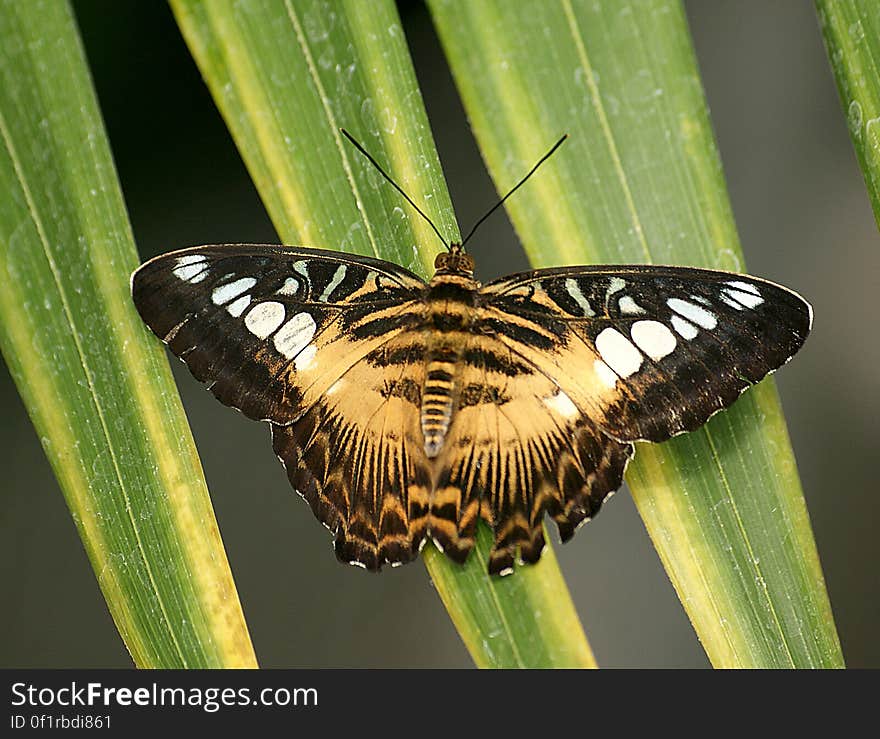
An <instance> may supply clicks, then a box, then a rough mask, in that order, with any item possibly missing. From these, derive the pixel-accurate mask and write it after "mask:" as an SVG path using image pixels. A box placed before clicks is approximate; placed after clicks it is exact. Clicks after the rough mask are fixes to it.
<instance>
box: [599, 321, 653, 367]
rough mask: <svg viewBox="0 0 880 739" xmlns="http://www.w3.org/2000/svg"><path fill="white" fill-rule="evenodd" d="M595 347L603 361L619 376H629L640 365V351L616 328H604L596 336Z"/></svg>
mask: <svg viewBox="0 0 880 739" xmlns="http://www.w3.org/2000/svg"><path fill="white" fill-rule="evenodd" d="M596 349H598V350H599V354H601V355H602V359H603V360H604V361H605V363H606V364H607V365H608V366H609V367H611V369H613V370H614V372H615V373H617V374H618V375H620V376H621V377H629V376H630V375H631V374H633V373H635V372H638V369H639V367H641V366H642V353H641V352H640V351H639V350H638V349H636V348H635V347H634V346H633V345H632V342H630V340H629V339H627V338H626V337H625V336H624V335H623V334H622V333H620V332H619V331H618V330H617V329H614V328H606V329H604V330H603V331H602V333H600V334H599V335H598V336H597V337H596Z"/></svg>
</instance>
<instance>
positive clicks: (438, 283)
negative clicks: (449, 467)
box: [421, 275, 479, 459]
mask: <svg viewBox="0 0 880 739" xmlns="http://www.w3.org/2000/svg"><path fill="white" fill-rule="evenodd" d="M478 289H479V284H478V283H476V282H474V281H473V280H472V279H469V278H467V277H462V276H459V275H437V276H435V278H434V279H433V280H431V283H430V286H429V290H428V299H427V305H428V306H430V309H429V314H428V327H429V336H432V337H433V341H432V342H430V344H431V345H430V346H429V349H428V353H427V356H426V365H425V387H424V391H423V392H422V407H421V427H422V434H423V436H424V437H425V438H424V441H425V454H426V455H427V456H428V457H429V458H431V459H433V458H434V457H436V456H437V455H438V454H439V453H440V450H441V449H442V448H443V442H444V440H445V439H446V433H447V432H448V431H449V425H450V424H451V423H452V415H453V412H454V410H455V405H456V401H457V395H458V392H459V388H458V387H457V385H456V382H455V377H456V374H457V371H458V366H459V363H460V362H461V349H462V348H463V347H464V345H465V344H466V341H467V336H468V332H469V330H470V325H471V323H472V317H473V310H474V306H475V304H476V300H477V291H478Z"/></svg>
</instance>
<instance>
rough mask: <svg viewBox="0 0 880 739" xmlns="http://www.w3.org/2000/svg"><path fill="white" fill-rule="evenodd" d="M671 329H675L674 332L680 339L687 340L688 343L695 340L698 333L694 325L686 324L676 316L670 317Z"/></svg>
mask: <svg viewBox="0 0 880 739" xmlns="http://www.w3.org/2000/svg"><path fill="white" fill-rule="evenodd" d="M672 328H674V329H675V332H676V333H677V334H678V335H679V336H681V338H683V339H687V340H688V341H690V340H691V339H696V338H697V334H698V333H700V332H699V331H697V327H696V326H694V324H692V323H688V322H687V321H685V320H684V319H683V318H679V317H678V316H672Z"/></svg>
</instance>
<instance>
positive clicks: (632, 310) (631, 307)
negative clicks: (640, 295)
mask: <svg viewBox="0 0 880 739" xmlns="http://www.w3.org/2000/svg"><path fill="white" fill-rule="evenodd" d="M617 304H618V305H619V306H620V312H621V313H623V315H625V316H639V315H642V314H644V313H645V309H644V308H642V306H640V305H639V304H638V303H636V301H635V300H633V299H632V298H631V297H630V296H629V295H624V296H623V297H622V298H621V299H620V300H619V301H618V303H617Z"/></svg>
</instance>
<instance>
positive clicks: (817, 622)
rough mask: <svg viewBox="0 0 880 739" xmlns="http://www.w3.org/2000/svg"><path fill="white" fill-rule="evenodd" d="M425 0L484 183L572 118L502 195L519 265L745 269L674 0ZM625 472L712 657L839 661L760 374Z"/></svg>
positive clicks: (780, 422)
mask: <svg viewBox="0 0 880 739" xmlns="http://www.w3.org/2000/svg"><path fill="white" fill-rule="evenodd" d="M428 5H429V8H430V9H431V12H432V14H433V17H434V21H435V24H436V27H437V29H438V32H439V34H440V38H441V42H442V43H443V46H444V48H445V50H446V54H447V56H448V58H449V60H450V64H451V66H452V71H453V75H454V77H455V80H456V83H457V85H458V88H459V90H460V92H461V95H462V98H463V100H464V103H465V108H466V110H467V113H468V115H469V117H470V120H471V124H472V126H473V129H474V132H475V134H476V137H477V140H478V143H479V144H480V147H481V149H482V151H483V155H484V157H485V159H486V162H487V163H488V166H489V170H490V172H491V174H492V177H493V178H494V180H495V183H496V185H497V187H498V190H499V192H504V191H506V189H507V188H509V187H510V186H511V185H512V184H514V183H515V182H516V181H517V179H518V178H519V177H520V176H521V175H522V173H523V172H525V171H527V170H528V168H529V167H530V166H531V165H532V164H533V163H534V162H535V161H536V160H537V159H538V157H540V155H541V154H542V153H544V151H546V150H547V148H548V147H549V145H550V144H551V143H552V142H553V141H554V140H555V139H556V137H558V136H559V135H560V134H561V133H564V132H567V133H569V134H570V135H571V138H570V139H569V141H568V142H566V144H565V146H564V147H563V148H562V149H561V150H560V151H559V153H558V154H556V155H555V157H554V158H553V159H552V160H551V161H550V162H548V164H546V165H544V168H543V169H542V170H541V172H540V174H539V175H538V176H536V177H535V178H534V179H533V180H531V181H530V182H529V184H528V185H527V186H526V187H525V188H523V189H522V190H521V191H520V192H518V193H517V194H516V195H515V196H514V197H513V198H512V199H511V200H510V201H509V213H510V215H511V218H512V220H513V223H514V226H515V227H516V230H517V232H518V233H519V236H520V238H521V239H522V241H523V243H524V245H525V247H526V250H527V252H528V254H529V256H530V258H531V260H532V262H533V263H534V264H535V266H540V267H544V266H550V265H558V264H563V263H590V262H599V263H615V262H617V263H621V262H622V263H627V262H630V263H632V262H656V263H660V264H690V265H702V266H708V267H714V268H721V269H731V270H736V271H740V270H742V269H743V263H742V254H741V252H740V247H739V241H738V237H737V233H736V229H735V226H734V223H733V218H732V215H731V210H730V204H729V202H728V198H727V192H726V189H725V185H724V180H723V176H722V172H721V167H720V163H719V160H718V155H717V152H716V149H715V143H714V140H713V137H712V131H711V127H710V122H709V117H708V113H707V110H706V104H705V101H704V98H703V94H702V89H701V86H700V79H699V76H698V72H697V68H696V62H695V59H694V53H693V49H692V48H691V42H690V38H689V35H688V31H687V24H686V21H685V17H684V13H683V11H682V8H681V6H680V5H679V3H678V2H673V1H671V0H644V1H642V2H622V1H619V0H605V1H604V2H602V1H600V2H574V1H572V0H561V1H560V2H548V3H534V2H522V1H520V0H515V1H511V2H500V1H498V0H473V1H470V2H459V1H456V0H428ZM780 277H781V278H783V279H784V275H780ZM627 480H628V482H629V484H630V489H631V490H632V493H633V497H634V498H635V501H636V504H637V505H638V508H639V511H640V513H641V515H642V517H643V519H644V522H645V525H646V526H647V528H648V531H649V533H650V535H651V537H652V539H653V541H654V544H655V546H656V548H657V550H658V552H659V553H660V557H661V559H662V561H663V564H664V566H665V567H666V570H667V572H668V573H669V576H670V577H671V579H672V582H673V584H674V585H675V588H676V590H677V591H678V594H679V597H680V598H681V601H682V603H683V604H684V607H685V609H686V610H687V613H688V615H689V617H690V619H691V621H692V623H693V625H694V627H695V629H696V631H697V634H698V636H699V638H700V639H701V641H702V643H703V646H704V648H705V649H706V652H707V654H708V656H709V658H710V660H711V661H712V663H713V664H714V665H715V666H718V667H830V666H841V665H842V664H843V659H842V656H841V652H840V646H839V643H838V638H837V633H836V631H835V628H834V622H833V619H832V615H831V609H830V606H829V603H828V597H827V594H826V592H825V586H824V582H823V577H822V571H821V568H820V565H819V560H818V557H817V554H816V549H815V544H814V542H813V536H812V532H811V529H810V524H809V519H808V516H807V512H806V508H805V505H804V500H803V496H802V493H801V489H800V482H799V480H798V476H797V469H796V467H795V463H794V459H793V455H792V452H791V447H790V444H789V439H788V434H787V430H786V427H785V422H784V419H783V417H782V414H781V411H780V407H779V402H778V399H777V395H776V390H775V387H774V385H773V382H772V381H765V382H763V383H761V385H760V386H759V387H757V388H755V389H753V390H750V391H749V392H747V393H746V394H745V395H744V396H743V397H742V398H741V399H740V400H739V401H738V402H737V403H736V404H735V406H734V407H733V408H732V409H731V410H730V411H727V412H725V413H722V414H719V415H718V416H716V417H715V418H713V419H712V420H711V421H710V422H709V424H708V425H707V426H706V427H705V428H704V429H703V430H701V431H699V432H696V433H692V434H687V435H684V436H681V437H678V438H676V439H674V440H672V441H670V442H668V443H666V444H663V445H656V446H655V445H648V444H640V445H638V453H637V454H636V459H635V461H634V462H633V464H632V465H630V468H629V471H628V475H627ZM592 525H601V523H599V524H592Z"/></svg>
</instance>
